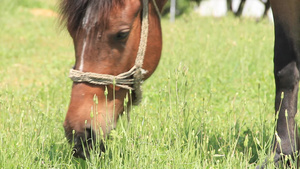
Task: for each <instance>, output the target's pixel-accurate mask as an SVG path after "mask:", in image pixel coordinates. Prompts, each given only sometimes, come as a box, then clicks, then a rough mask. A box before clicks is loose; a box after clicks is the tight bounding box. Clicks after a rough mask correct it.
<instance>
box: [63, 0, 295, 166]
mask: <svg viewBox="0 0 300 169" xmlns="http://www.w3.org/2000/svg"><path fill="white" fill-rule="evenodd" d="M166 1H167V0H150V1H149V2H148V0H143V1H142V0H139V1H138V0H77V1H75V2H74V1H71V0H62V3H61V10H62V18H63V20H66V26H67V28H68V31H69V33H70V35H71V37H72V38H73V42H74V46H75V58H76V63H75V66H74V70H71V78H72V80H73V81H74V84H73V87H72V94H71V102H70V106H69V110H68V112H67V116H66V119H65V122H64V128H65V133H66V137H67V138H68V140H69V141H70V142H72V141H74V143H75V146H74V156H76V157H81V158H86V157H88V156H89V153H88V152H89V149H90V148H91V146H92V142H93V141H95V140H94V138H95V135H101V134H102V136H103V137H105V136H107V135H108V134H109V132H110V131H111V130H112V129H113V128H114V127H115V126H116V122H117V119H118V117H119V115H121V114H122V112H123V111H125V110H126V109H128V107H129V105H130V104H131V101H130V100H132V102H135V101H136V99H138V96H139V92H140V91H139V85H140V80H146V79H147V78H149V77H150V76H151V74H152V73H153V72H154V71H155V68H156V66H157V64H158V62H159V59H160V55H161V49H162V35H161V27H160V18H159V12H160V11H161V10H162V8H163V6H164V4H165V3H166ZM271 6H272V9H273V14H274V23H275V47H274V53H275V54H274V75H275V83H276V99H275V110H276V111H275V112H276V116H278V121H277V126H276V134H275V135H276V138H275V139H274V153H275V163H276V164H278V163H279V162H280V161H283V158H284V157H286V156H287V155H291V156H292V157H293V158H294V160H296V159H298V153H297V151H298V150H299V146H298V143H299V141H298V132H297V127H296V123H295V119H294V118H295V115H296V112H297V95H298V85H299V83H298V81H299V64H300V63H299V61H300V39H299V38H300V34H299V33H300V1H299V0H286V1H282V0H271ZM145 11H147V12H145ZM146 16H147V17H146ZM145 18H147V19H146V20H148V22H147V24H148V26H147V29H149V30H150V31H147V30H146V31H143V29H142V25H143V22H144V20H145ZM143 32H147V35H146V40H147V41H144V40H142V39H143V37H144V33H143ZM143 42H144V43H145V44H146V45H144V49H142V50H141V51H143V50H144V54H142V58H144V59H142V62H141V61H137V60H139V59H138V58H139V56H140V55H139V53H140V48H141V47H139V46H143V45H141V44H143ZM141 53H143V52H141ZM137 62H141V64H139V65H137ZM143 70H145V71H144V72H146V74H144V75H143V76H142V79H141V78H140V79H139V78H137V76H136V72H140V75H141V72H142V71H143ZM138 79H139V80H138ZM131 89H132V90H133V95H132V97H131V95H130V94H129V93H130V90H131ZM127 96H129V102H128V103H126V104H124V100H126V98H127ZM95 97H96V98H97V99H96V100H97V101H96V102H98V103H97V104H95V103H94V102H95V99H94V98H95ZM91 109H93V110H91ZM95 110H96V114H97V116H94V115H91V113H90V112H91V111H92V112H93V111H95ZM287 126H288V127H287ZM101 131H102V132H101ZM73 138H74V140H73ZM82 145H84V148H83V146H82Z"/></svg>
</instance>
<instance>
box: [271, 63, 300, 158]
mask: <svg viewBox="0 0 300 169" xmlns="http://www.w3.org/2000/svg"><path fill="white" fill-rule="evenodd" d="M275 83H276V99H275V110H276V116H278V119H277V126H276V134H275V140H274V152H275V159H274V161H275V163H278V162H279V161H280V160H283V157H284V156H282V155H291V156H292V158H293V159H294V160H295V158H297V151H298V149H299V146H298V143H299V141H298V140H299V139H298V132H297V125H296V122H295V115H296V113H297V96H298V85H299V71H298V68H297V64H296V62H290V63H289V64H287V65H286V66H285V67H284V68H282V69H281V70H280V71H277V72H275Z"/></svg>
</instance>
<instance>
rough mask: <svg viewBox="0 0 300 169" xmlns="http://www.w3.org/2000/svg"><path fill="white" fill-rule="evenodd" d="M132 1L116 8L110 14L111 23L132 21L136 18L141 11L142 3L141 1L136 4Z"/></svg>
mask: <svg viewBox="0 0 300 169" xmlns="http://www.w3.org/2000/svg"><path fill="white" fill-rule="evenodd" d="M130 2H131V1H130V0H129V1H126V2H125V4H124V5H123V6H115V7H113V9H112V10H111V12H110V18H109V20H110V21H115V20H122V21H126V20H128V21H130V20H132V19H134V18H135V16H136V15H137V14H138V12H139V11H140V10H139V9H140V8H141V3H140V1H136V0H135V2H134V3H130Z"/></svg>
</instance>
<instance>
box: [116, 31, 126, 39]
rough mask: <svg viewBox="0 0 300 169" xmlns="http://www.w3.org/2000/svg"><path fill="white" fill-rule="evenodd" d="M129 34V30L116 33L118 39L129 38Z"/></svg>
mask: <svg viewBox="0 0 300 169" xmlns="http://www.w3.org/2000/svg"><path fill="white" fill-rule="evenodd" d="M128 35H129V31H126V32H118V33H117V35H116V39H117V40H125V39H127V37H128Z"/></svg>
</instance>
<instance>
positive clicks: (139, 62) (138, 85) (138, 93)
mask: <svg viewBox="0 0 300 169" xmlns="http://www.w3.org/2000/svg"><path fill="white" fill-rule="evenodd" d="M142 18H143V19H142V32H141V38H140V45H139V49H138V52H137V57H136V59H135V66H136V68H137V69H136V72H135V74H134V75H133V78H134V85H133V87H134V89H135V90H134V95H135V98H134V99H133V103H132V104H134V105H138V104H139V103H140V102H141V101H142V83H143V77H144V74H146V73H147V71H145V70H144V69H142V66H143V61H144V56H145V52H146V48H147V40H148V31H149V30H148V29H149V23H148V21H149V20H148V0H143V16H142Z"/></svg>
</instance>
